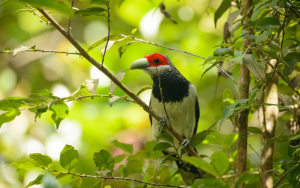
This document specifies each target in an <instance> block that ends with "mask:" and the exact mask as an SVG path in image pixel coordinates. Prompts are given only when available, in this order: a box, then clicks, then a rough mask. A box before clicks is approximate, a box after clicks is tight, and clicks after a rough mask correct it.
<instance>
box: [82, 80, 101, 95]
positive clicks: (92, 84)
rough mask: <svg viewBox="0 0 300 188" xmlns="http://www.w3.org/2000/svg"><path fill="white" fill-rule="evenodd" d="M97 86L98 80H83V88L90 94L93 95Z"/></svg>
mask: <svg viewBox="0 0 300 188" xmlns="http://www.w3.org/2000/svg"><path fill="white" fill-rule="evenodd" d="M98 85H99V78H98V79H92V80H85V87H86V89H87V90H88V91H89V92H90V93H92V94H95V92H96V90H97V88H98Z"/></svg>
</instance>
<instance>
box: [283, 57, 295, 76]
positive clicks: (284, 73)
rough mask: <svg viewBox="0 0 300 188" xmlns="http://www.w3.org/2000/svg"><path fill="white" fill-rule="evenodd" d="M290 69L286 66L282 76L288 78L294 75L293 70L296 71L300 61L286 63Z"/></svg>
mask: <svg viewBox="0 0 300 188" xmlns="http://www.w3.org/2000/svg"><path fill="white" fill-rule="evenodd" d="M286 62H287V63H288V64H289V66H290V67H288V66H284V68H283V70H282V76H284V77H287V76H288V75H290V74H292V72H293V70H294V69H295V67H296V65H297V63H298V61H297V60H296V59H293V60H291V61H286Z"/></svg>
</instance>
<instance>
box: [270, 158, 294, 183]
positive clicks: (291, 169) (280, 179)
mask: <svg viewBox="0 0 300 188" xmlns="http://www.w3.org/2000/svg"><path fill="white" fill-rule="evenodd" d="M298 166H299V163H298V164H295V165H294V166H293V167H292V168H290V169H289V170H288V171H287V172H286V173H285V174H283V176H281V177H280V178H279V180H278V181H277V182H276V183H275V184H274V186H273V188H275V187H276V186H277V185H278V184H279V183H280V182H281V181H282V179H283V178H284V177H285V176H286V175H288V173H290V172H291V171H293V170H294V169H295V168H297V167H298Z"/></svg>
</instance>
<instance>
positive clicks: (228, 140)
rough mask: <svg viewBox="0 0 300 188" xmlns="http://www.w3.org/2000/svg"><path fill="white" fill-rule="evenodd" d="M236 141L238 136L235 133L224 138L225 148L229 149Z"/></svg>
mask: <svg viewBox="0 0 300 188" xmlns="http://www.w3.org/2000/svg"><path fill="white" fill-rule="evenodd" d="M237 139H238V134H237V133H232V134H229V135H227V136H226V137H225V138H224V142H223V143H224V145H225V146H227V147H230V146H231V145H232V144H233V143H234V142H235V141H236V140H237Z"/></svg>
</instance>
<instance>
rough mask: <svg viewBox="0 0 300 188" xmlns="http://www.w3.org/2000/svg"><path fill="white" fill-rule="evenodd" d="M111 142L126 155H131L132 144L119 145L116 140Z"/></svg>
mask: <svg viewBox="0 0 300 188" xmlns="http://www.w3.org/2000/svg"><path fill="white" fill-rule="evenodd" d="M111 142H112V144H113V145H115V146H116V147H118V148H121V149H122V150H123V151H125V152H128V153H130V154H131V155H132V153H133V146H132V144H125V143H121V142H119V141H118V140H113V141H111Z"/></svg>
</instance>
